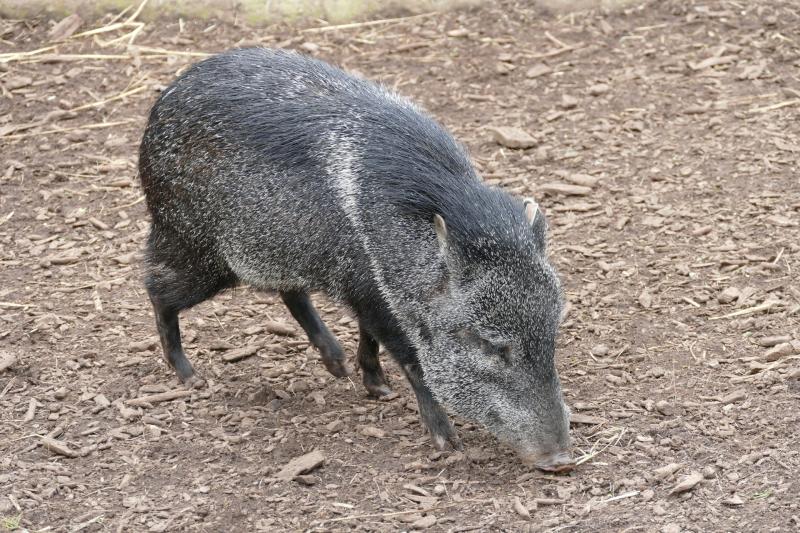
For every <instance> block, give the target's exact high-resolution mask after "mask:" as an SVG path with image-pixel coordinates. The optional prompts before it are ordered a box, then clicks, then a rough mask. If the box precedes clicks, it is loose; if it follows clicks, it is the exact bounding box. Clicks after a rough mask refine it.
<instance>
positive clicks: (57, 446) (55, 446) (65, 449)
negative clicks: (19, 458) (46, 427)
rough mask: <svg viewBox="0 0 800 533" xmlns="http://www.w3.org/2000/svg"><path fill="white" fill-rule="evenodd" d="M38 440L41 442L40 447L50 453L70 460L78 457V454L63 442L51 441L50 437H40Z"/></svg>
mask: <svg viewBox="0 0 800 533" xmlns="http://www.w3.org/2000/svg"><path fill="white" fill-rule="evenodd" d="M40 438H41V439H42V441H41V442H42V445H43V446H44V447H45V448H47V449H48V450H50V451H51V452H54V453H57V454H59V455H63V456H64V457H70V458H75V457H78V456H79V455H80V454H79V453H78V452H76V451H75V450H73V449H72V448H70V447H69V446H67V445H66V444H64V443H63V442H59V441H57V440H56V439H51V438H50V437H40Z"/></svg>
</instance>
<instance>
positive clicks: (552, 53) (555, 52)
mask: <svg viewBox="0 0 800 533" xmlns="http://www.w3.org/2000/svg"><path fill="white" fill-rule="evenodd" d="M582 47H583V43H578V44H575V45H572V46H567V47H564V48H559V49H557V50H550V51H549V52H544V53H542V54H531V55H527V56H526V57H529V58H532V59H542V58H545V57H553V56H557V55H561V54H565V53H567V52H572V51H573V50H577V49H578V48H582Z"/></svg>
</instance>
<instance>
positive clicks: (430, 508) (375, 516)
mask: <svg viewBox="0 0 800 533" xmlns="http://www.w3.org/2000/svg"><path fill="white" fill-rule="evenodd" d="M487 501H491V500H463V501H460V502H452V503H445V504H442V505H435V506H433V507H429V508H427V509H412V510H409V511H395V512H392V513H370V514H357V515H352V516H342V517H340V518H329V519H327V520H320V521H319V524H323V523H325V522H343V521H345V520H360V519H362V518H378V517H388V516H399V515H403V514H411V513H419V512H422V511H425V512H430V511H434V510H437V509H446V508H448V507H454V506H456V505H458V504H460V503H485V502H487Z"/></svg>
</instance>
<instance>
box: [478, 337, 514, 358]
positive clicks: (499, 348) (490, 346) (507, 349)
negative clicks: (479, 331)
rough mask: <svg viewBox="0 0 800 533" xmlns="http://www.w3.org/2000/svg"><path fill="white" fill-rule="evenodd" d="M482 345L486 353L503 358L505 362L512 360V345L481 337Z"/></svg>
mask: <svg viewBox="0 0 800 533" xmlns="http://www.w3.org/2000/svg"><path fill="white" fill-rule="evenodd" d="M481 347H482V348H483V351H485V352H486V353H488V354H490V355H493V356H495V357H499V358H500V359H502V360H503V362H504V363H505V364H509V363H510V362H511V346H509V345H507V344H496V343H493V342H491V341H487V340H486V339H481Z"/></svg>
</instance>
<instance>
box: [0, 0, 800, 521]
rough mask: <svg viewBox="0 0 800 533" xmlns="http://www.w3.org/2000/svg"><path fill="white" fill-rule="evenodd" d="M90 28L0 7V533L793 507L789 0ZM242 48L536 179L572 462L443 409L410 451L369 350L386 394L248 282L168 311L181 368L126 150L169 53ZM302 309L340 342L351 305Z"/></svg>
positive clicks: (796, 384)
mask: <svg viewBox="0 0 800 533" xmlns="http://www.w3.org/2000/svg"><path fill="white" fill-rule="evenodd" d="M129 13H130V12H129ZM129 13H128V14H126V17H127V16H129ZM119 20H120V21H124V20H125V17H123V18H121V19H119ZM110 22H111V17H110V16H109V17H108V18H106V19H105V20H104V21H101V22H99V23H95V24H87V23H85V24H84V25H83V26H81V27H80V28H78V29H77V30H75V31H76V32H77V33H74V36H73V37H72V38H70V39H68V40H66V41H64V42H57V43H54V42H52V38H51V37H50V36H49V35H48V31H49V30H50V28H51V26H52V23H50V22H45V21H40V20H22V21H13V20H0V90H1V91H2V94H1V95H0V154H2V156H1V157H0V368H1V369H2V370H0V419H1V420H2V424H0V427H2V433H1V434H0V518H2V522H0V524H2V526H0V527H5V528H7V529H10V528H13V527H15V526H16V524H19V527H22V528H26V529H29V530H38V529H43V528H50V529H49V531H58V532H62V531H154V532H158V531H278V530H320V531H322V530H376V531H377V530H380V531H384V530H395V529H412V528H414V529H424V528H429V529H431V530H441V531H470V530H497V529H505V530H509V531H524V530H532V531H538V530H548V531H563V530H566V531H590V530H593V531H598V530H608V531H661V532H665V533H667V532H678V531H790V530H796V529H797V528H798V527H800V518H799V517H800V499H798V496H797V495H798V494H800V478H798V475H797V472H798V469H800V429H799V428H800V414H798V406H799V405H800V403H799V402H798V400H800V381H799V380H800V327H799V325H800V275H798V272H799V271H800V172H799V171H798V154H800V121H798V113H800V78H799V77H798V72H800V69H799V67H800V8H798V6H797V3H796V2H791V1H778V0H776V1H769V2H767V1H750V2H734V1H721V0H709V1H706V2H703V1H676V0H668V1H662V2H649V3H646V4H644V5H643V6H641V7H638V8H632V9H629V10H627V11H618V12H614V13H604V12H600V11H595V12H581V13H575V14H572V15H549V14H546V13H543V12H541V11H537V9H536V8H535V7H533V6H532V3H526V2H506V1H504V2H501V3H499V5H498V6H487V7H484V8H480V9H476V10H470V11H461V12H452V13H447V14H440V15H432V16H427V17H417V18H410V19H406V20H403V21H399V22H394V23H383V24H376V25H365V26H360V27H355V28H348V29H338V30H336V29H335V30H331V31H308V32H304V31H301V30H299V29H295V28H289V27H285V26H276V27H270V28H267V29H259V30H255V29H251V28H247V27H244V26H226V25H221V24H200V23H181V24H179V23H177V22H165V23H161V24H152V23H150V24H146V25H144V26H141V25H136V24H131V25H128V26H125V27H122V28H120V29H118V30H114V31H108V32H104V33H98V34H95V35H84V36H81V35H80V32H83V31H85V30H89V29H92V28H95V27H100V26H103V25H104V24H108V23H110ZM134 22H135V21H134ZM137 28H139V29H137ZM59 31H60V32H61V36H63V33H64V32H65V31H66V33H69V31H71V30H69V28H67V30H64V28H63V27H62V28H61V30H59ZM134 31H135V32H136V34H135V35H134V36H133V45H132V46H130V47H127V44H128V42H129V39H130V36H129V37H124V38H123V39H119V40H117V41H116V42H109V41H113V40H114V39H117V38H119V37H122V36H124V35H125V33H126V32H134ZM75 35H77V36H75ZM58 36H59V35H56V37H58ZM254 43H259V44H264V45H269V46H282V47H287V48H295V49H299V50H303V51H305V52H307V53H311V54H314V55H316V56H319V57H322V58H325V59H328V60H332V61H335V62H337V63H339V64H342V65H344V66H345V67H348V68H350V69H353V70H357V71H359V72H361V73H363V74H364V75H367V76H369V77H372V78H377V79H380V80H382V81H383V82H385V83H387V84H388V85H391V86H394V87H396V88H397V89H398V90H399V91H400V92H402V93H404V94H406V95H408V96H410V97H412V98H414V99H416V100H417V101H419V102H421V103H422V104H423V105H424V106H425V107H426V108H427V109H428V110H430V112H431V113H433V114H434V115H435V116H436V117H438V118H439V119H441V120H442V121H443V122H444V123H445V124H446V125H447V126H448V127H449V128H451V129H452V131H453V132H454V133H455V134H456V136H457V137H459V138H460V139H462V140H463V141H464V142H465V143H466V144H467V145H468V146H469V148H470V150H471V153H472V154H473V156H474V160H475V162H476V165H477V166H478V167H479V169H480V170H481V172H482V175H483V176H484V178H485V179H486V181H488V182H490V183H492V184H495V185H498V186H501V187H504V188H506V189H508V190H509V191H512V192H514V193H517V194H524V195H533V196H535V197H537V198H538V199H540V200H541V202H542V205H543V206H544V208H545V209H546V210H547V213H548V216H549V219H550V223H551V245H550V252H551V255H552V257H553V261H554V262H555V263H556V264H557V265H558V267H559V269H560V272H561V275H562V277H563V279H564V284H565V287H566V294H567V298H568V300H569V303H570V305H569V313H568V315H567V317H566V320H565V323H564V325H563V329H562V334H561V338H560V349H559V368H560V371H561V376H562V380H563V384H564V387H565V389H566V397H567V400H568V403H569V404H570V405H571V406H572V407H573V415H574V418H575V420H574V424H573V436H574V443H575V447H576V453H577V455H578V456H580V457H582V464H581V465H580V467H579V468H577V469H576V470H575V471H574V472H572V473H570V474H569V475H564V476H551V475H546V474H543V473H540V472H536V471H532V470H530V469H527V468H525V467H523V466H521V465H520V464H519V462H518V461H517V460H516V459H515V458H514V457H513V456H512V455H511V454H510V453H509V452H507V451H506V450H504V449H502V448H501V447H500V446H499V445H498V444H497V443H496V442H495V441H494V440H493V439H492V438H491V437H490V436H489V435H488V434H487V433H486V432H485V431H484V430H482V429H481V428H478V427H475V426H474V425H472V424H469V423H464V422H459V430H460V433H461V436H462V437H463V438H464V441H465V446H466V448H465V452H464V453H436V452H434V451H433V449H432V448H431V446H430V445H429V443H428V440H427V438H426V437H425V436H424V435H422V433H421V429H420V425H419V422H418V417H417V412H416V405H415V400H414V398H413V395H412V394H411V393H410V392H409V390H408V388H407V387H406V385H405V384H404V382H403V380H402V379H401V377H400V374H399V372H397V369H396V368H395V367H394V366H393V365H392V364H391V363H388V359H389V358H388V357H384V360H385V361H386V362H387V365H388V366H389V370H390V372H389V374H390V378H391V380H392V383H393V386H394V388H395V390H396V391H397V392H398V393H399V394H398V396H397V397H396V398H394V399H392V400H390V401H385V402H376V401H372V400H368V399H367V398H366V395H365V391H364V389H363V387H362V386H361V384H360V383H359V380H358V378H357V377H354V379H353V380H352V381H350V380H346V379H345V380H336V379H334V378H333V377H331V376H330V375H329V374H328V373H327V372H326V371H325V370H324V368H323V366H322V364H321V363H320V361H319V360H318V357H317V354H316V353H315V352H314V350H313V349H311V348H310V347H309V345H308V343H307V342H306V339H305V337H304V336H303V335H302V334H301V332H300V330H299V328H298V327H297V326H295V325H294V323H293V322H291V318H290V316H289V315H288V312H287V311H286V310H285V309H284V308H283V307H282V306H281V305H279V302H278V301H277V300H276V298H275V297H273V296H271V295H265V294H261V293H257V292H255V291H253V290H250V289H248V288H241V289H237V290H235V291H231V292H229V293H227V294H224V295H222V296H220V297H218V298H216V299H215V300H213V301H211V302H206V303H204V304H202V305H200V306H198V307H197V308H195V309H193V310H191V311H189V312H187V313H185V314H184V316H183V325H184V335H185V337H184V339H185V345H186V347H187V353H188V354H189V357H190V359H191V360H192V361H193V362H194V363H195V366H196V368H197V369H198V370H199V371H200V372H202V373H203V375H204V376H205V377H206V378H207V379H208V383H209V386H208V387H207V388H206V389H203V390H199V391H191V392H186V391H183V389H181V387H180V386H179V385H178V383H177V382H176V380H175V378H174V377H173V374H172V372H171V371H170V370H168V369H167V368H166V367H165V365H164V363H163V362H162V360H161V357H160V354H159V351H160V347H158V346H157V342H156V339H155V327H154V324H153V318H152V315H151V310H150V306H149V303H148V301H147V297H146V295H145V294H144V292H143V290H142V285H141V282H140V277H141V272H140V250H141V249H142V246H143V242H144V238H145V235H146V232H147V225H148V221H147V217H146V214H145V210H144V206H143V202H142V195H141V191H140V190H139V188H138V185H137V181H136V170H135V169H136V152H137V144H138V140H139V138H140V135H141V132H142V128H143V126H144V122H145V117H146V113H147V111H148V109H149V106H150V105H151V104H152V103H153V101H154V99H155V98H156V96H157V91H159V90H160V89H162V88H163V87H164V86H165V85H166V84H168V83H169V82H170V81H171V80H172V79H173V78H174V76H175V75H176V73H177V72H179V71H180V70H181V69H183V68H185V66H186V65H187V64H189V63H190V62H191V61H193V60H196V59H198V57H199V56H193V55H190V54H196V53H200V52H217V51H221V50H224V49H227V48H230V47H233V46H236V45H242V44H254ZM49 47H53V48H49ZM43 49H44V50H43ZM502 128H518V129H520V130H522V132H524V133H526V134H527V137H525V136H524V135H523V136H520V135H521V134H520V133H519V132H515V131H514V130H509V129H502ZM498 132H500V133H498ZM509 136H510V137H509ZM518 142H522V145H524V146H527V147H526V148H509V147H506V146H504V144H515V143H518ZM501 143H502V144H501ZM320 305H321V309H322V312H323V315H324V318H325V319H326V321H327V322H328V324H329V325H330V326H331V328H332V329H333V331H334V332H335V333H336V334H337V335H338V336H339V338H340V339H341V341H342V342H343V343H344V346H345V347H346V349H347V350H348V351H349V353H351V354H352V353H353V352H354V350H355V343H356V339H357V330H356V328H355V323H354V321H353V320H352V319H351V318H350V317H349V316H348V315H347V313H346V312H345V311H343V310H342V309H340V308H338V307H336V306H334V305H331V304H329V303H326V302H323V301H321V302H320ZM276 324H277V325H276ZM287 325H288V326H289V327H288V331H287V327H286V326H287ZM228 360H230V361H228ZM306 454H309V455H306Z"/></svg>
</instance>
